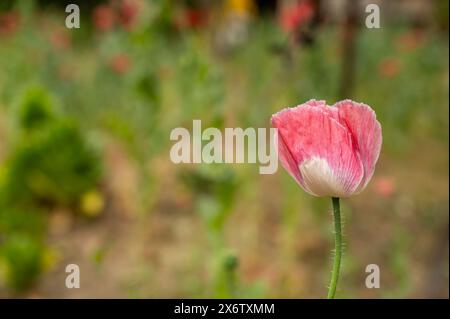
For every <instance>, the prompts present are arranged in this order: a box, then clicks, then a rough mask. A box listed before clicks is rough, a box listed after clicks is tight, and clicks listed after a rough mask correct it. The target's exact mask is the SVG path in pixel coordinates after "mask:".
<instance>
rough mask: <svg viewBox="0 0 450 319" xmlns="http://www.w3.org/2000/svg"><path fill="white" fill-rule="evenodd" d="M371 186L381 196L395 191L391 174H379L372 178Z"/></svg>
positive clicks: (388, 195)
mask: <svg viewBox="0 0 450 319" xmlns="http://www.w3.org/2000/svg"><path fill="white" fill-rule="evenodd" d="M373 188H374V190H375V192H376V193H377V194H378V195H379V196H382V197H390V196H392V195H393V194H394V193H395V190H396V184H395V179H394V178H393V177H391V176H379V177H376V178H375V179H374V183H373Z"/></svg>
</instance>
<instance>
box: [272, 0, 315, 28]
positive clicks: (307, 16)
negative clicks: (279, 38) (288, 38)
mask: <svg viewBox="0 0 450 319" xmlns="http://www.w3.org/2000/svg"><path fill="white" fill-rule="evenodd" d="M313 14H314V7H313V5H312V3H311V1H309V0H303V1H298V2H297V3H296V4H295V5H291V6H288V7H287V8H285V9H283V10H282V12H281V16H280V24H281V27H282V29H283V30H284V31H285V32H287V33H290V32H293V31H295V30H296V29H298V28H299V27H300V26H301V25H302V24H304V23H305V22H307V21H309V20H311V19H312V17H313Z"/></svg>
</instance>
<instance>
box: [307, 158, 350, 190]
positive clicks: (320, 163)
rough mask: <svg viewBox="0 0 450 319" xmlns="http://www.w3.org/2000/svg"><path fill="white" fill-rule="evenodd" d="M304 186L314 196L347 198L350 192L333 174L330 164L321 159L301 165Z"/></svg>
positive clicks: (310, 160)
mask: <svg viewBox="0 0 450 319" xmlns="http://www.w3.org/2000/svg"><path fill="white" fill-rule="evenodd" d="M299 168H300V172H301V175H302V177H303V184H304V185H303V186H304V187H305V189H306V190H307V191H308V192H309V193H310V194H311V195H314V196H319V197H324V196H327V197H347V196H349V194H348V192H347V191H345V189H344V186H343V185H342V183H340V182H339V180H338V179H337V178H336V176H335V175H334V174H333V171H332V169H331V167H330V166H329V165H328V162H327V161H326V160H324V159H323V158H320V157H313V158H310V159H308V160H305V161H303V162H302V163H301V164H300V165H299Z"/></svg>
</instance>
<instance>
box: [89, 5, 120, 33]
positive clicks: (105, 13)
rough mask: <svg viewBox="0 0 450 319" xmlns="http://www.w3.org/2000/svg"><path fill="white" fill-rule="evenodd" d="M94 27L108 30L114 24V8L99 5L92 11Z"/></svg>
mask: <svg viewBox="0 0 450 319" xmlns="http://www.w3.org/2000/svg"><path fill="white" fill-rule="evenodd" d="M92 22H93V23H94V27H95V28H96V29H97V30H100V31H108V30H110V29H111V28H112V27H113V26H114V22H115V15H114V10H113V9H112V8H111V7H110V6H109V5H104V4H102V5H99V6H97V7H96V8H95V9H94V11H93V12H92Z"/></svg>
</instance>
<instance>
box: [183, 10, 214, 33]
mask: <svg viewBox="0 0 450 319" xmlns="http://www.w3.org/2000/svg"><path fill="white" fill-rule="evenodd" d="M207 23H208V11H207V10H205V9H203V8H187V9H184V10H182V11H181V12H180V13H179V14H178V15H177V16H176V21H175V24H176V25H177V26H178V27H179V28H180V29H192V28H201V27H203V26H205V25H206V24H207Z"/></svg>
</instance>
